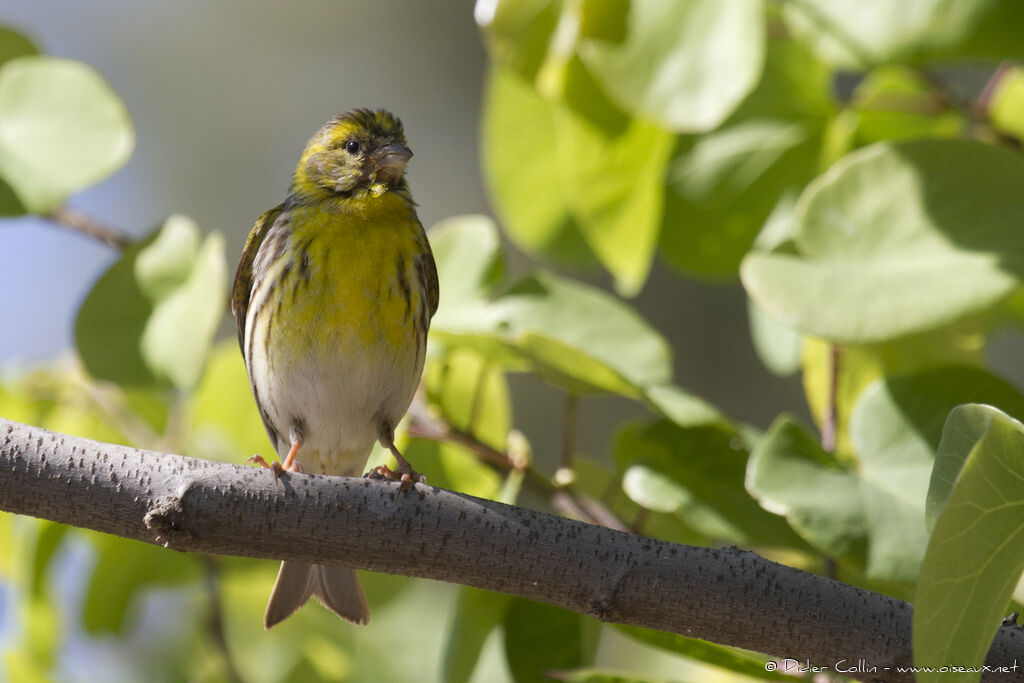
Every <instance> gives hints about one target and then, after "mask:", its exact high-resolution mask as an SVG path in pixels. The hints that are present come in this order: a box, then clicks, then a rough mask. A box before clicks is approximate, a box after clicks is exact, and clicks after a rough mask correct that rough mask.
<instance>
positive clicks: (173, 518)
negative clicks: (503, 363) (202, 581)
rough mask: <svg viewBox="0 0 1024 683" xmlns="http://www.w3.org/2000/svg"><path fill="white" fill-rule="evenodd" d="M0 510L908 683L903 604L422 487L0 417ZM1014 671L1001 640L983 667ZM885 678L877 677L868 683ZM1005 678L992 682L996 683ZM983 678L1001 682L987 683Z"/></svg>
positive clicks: (732, 556) (1010, 632)
mask: <svg viewBox="0 0 1024 683" xmlns="http://www.w3.org/2000/svg"><path fill="white" fill-rule="evenodd" d="M0 510H6V511H9V512H14V513H18V514H24V515H32V516H35V517H43V518H46V519H51V520H55V521H58V522H64V523H67V524H73V525H75V526H80V527H86V528H89V529H95V530H97V531H103V532H107V533H111V534H116V535H118V536H123V537H126V538H132V539H136V540H139V541H144V542H147V543H155V544H158V545H162V546H164V547H167V548H171V549H174V550H179V551H184V552H204V553H215V554H224V555H242V556H248V557H258V558H267V559H276V560H283V559H288V560H302V561H306V562H332V563H337V564H343V565H346V566H350V567H355V568H359V569H369V570H373V571H380V572H386V573H391V574H404V575H407V576H418V577H424V578H431V579H439V580H442V581H450V582H454V583H460V584H466V585H471V586H477V587H480V588H485V589H490V590H495V591H500V592H503V593H510V594H513V595H519V596H522V597H525V598H530V599H534V600H540V601H543V602H548V603H551V604H554V605H558V606H561V607H565V608H567V609H571V610H575V611H577V612H582V613H585V614H589V615H592V616H594V617H596V618H598V619H600V620H602V621H608V622H615V623H622V624H635V625H639V626H646V627H649V628H655V629H661V630H664V631H670V632H673V633H678V634H682V635H686V636H693V637H698V638H703V639H705V640H709V641H713V642H717V643H723V644H727V645H734V646H739V647H743V648H747V649H750V650H756V651H758V652H764V653H768V654H771V655H775V656H778V657H789V658H793V659H796V660H800V661H801V662H803V661H809V662H810V663H812V664H818V665H824V666H828V667H829V668H830V670H831V669H832V667H834V666H835V664H836V663H838V662H840V661H842V660H845V661H846V662H847V664H848V665H850V666H853V665H855V664H856V662H857V661H858V660H864V661H865V662H866V663H867V665H868V666H874V667H877V671H875V672H872V673H868V674H866V675H864V680H886V681H911V680H913V676H912V675H911V674H909V673H900V672H897V671H896V668H895V667H896V666H897V665H901V666H902V665H909V664H910V663H911V653H910V625H911V606H910V605H909V604H907V603H905V602H902V601H899V600H895V599H892V598H889V597H886V596H883V595H879V594H876V593H871V592H869V591H865V590H861V589H859V588H855V587H853V586H849V585H846V584H843V583H839V582H836V581H832V580H830V579H827V578H824V577H821V576H817V575H814V574H809V573H806V572H802V571H799V570H797V569H793V568H791V567H786V566H784V565H779V564H776V563H774V562H769V561H767V560H765V559H763V558H761V557H759V556H757V555H755V554H754V553H752V552H748V551H743V550H739V549H736V548H725V549H713V548H697V547H689V546H682V545H675V544H672V543H666V542H662V541H656V540H652V539H649V538H644V537H641V536H636V535H633V534H629V533H625V532H621V531H616V530H612V529H607V528H604V527H599V526H594V525H590V524H584V523H581V522H577V521H573V520H569V519H564V518H561V517H556V516H553V515H549V514H544V513H541V512H535V511H533V510H528V509H525V508H519V507H513V506H509V505H503V504H501V503H496V502H493V501H488V500H482V499H479V498H474V497H472V496H467V495H462V494H459V493H454V492H451V491H446V490H443V489H437V488H433V487H431V486H429V485H423V484H417V485H416V486H415V488H414V489H412V490H410V491H407V492H405V493H399V491H398V485H397V484H395V483H392V482H379V481H371V480H368V479H349V478H343V477H325V476H314V475H304V474H285V475H283V476H282V477H281V479H280V482H279V483H277V484H275V482H274V478H273V477H272V476H271V475H270V474H269V473H268V472H267V471H266V470H261V469H257V468H252V467H243V466H239V465H230V464H224V463H219V462H213V461H207V460H196V459H193V458H186V457H183V456H178V455H169V454H165V453H156V452H152V451H144V450H140V449H135V448H128V447H125V446H117V445H112V444H105V443H99V442H95V441H90V440H87V439H82V438H78V437H74V436H68V435H64V434H58V433H54V432H49V431H47V430H44V429H41V428H38V427H32V426H27V425H23V424H19V423H15V422H10V421H7V420H3V419H0ZM1015 661H1019V662H1024V632H1022V631H1021V630H1019V629H1017V628H1001V629H1000V630H999V633H998V635H997V638H996V640H995V642H994V644H993V647H992V650H991V651H990V652H989V656H988V660H987V663H988V664H990V665H993V666H1009V665H1012V664H1013V663H1014V662H1015ZM885 667H891V668H890V669H889V670H886V669H885ZM1005 678H1006V680H1009V676H1006V677H1005ZM985 680H1001V677H1000V676H998V675H991V676H986V677H985Z"/></svg>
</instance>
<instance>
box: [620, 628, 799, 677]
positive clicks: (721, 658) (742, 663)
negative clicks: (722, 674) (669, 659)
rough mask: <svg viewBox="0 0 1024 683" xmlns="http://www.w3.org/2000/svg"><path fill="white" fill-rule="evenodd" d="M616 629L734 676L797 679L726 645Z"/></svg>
mask: <svg viewBox="0 0 1024 683" xmlns="http://www.w3.org/2000/svg"><path fill="white" fill-rule="evenodd" d="M614 628H615V629H616V630H618V631H621V632H622V633H625V634H626V635H628V636H629V637H631V638H635V639H636V640H639V641H640V642H642V643H646V644H648V645H653V646H654V647H657V648H661V649H662V650H667V651H669V652H674V653H676V654H680V655H683V656H684V657H690V658H692V659H699V660H700V661H702V662H706V663H708V664H713V665H715V666H718V667H721V668H723V669H727V670H729V671H732V672H734V673H738V674H742V675H744V676H750V677H751V678H754V679H757V680H762V681H792V680H793V677H792V676H790V675H788V674H785V673H783V672H781V671H768V670H766V669H765V666H764V665H765V662H767V661H768V660H767V658H758V657H756V656H751V655H750V654H747V653H745V652H742V651H739V650H736V649H734V648H731V647H725V646H724V645H716V644H714V643H709V642H707V641H706V640H699V639H697V638H687V637H685V636H681V635H678V634H675V633H668V632H667V631H656V630H654V629H650V628H642V627H640V626H624V625H622V624H615V625H614Z"/></svg>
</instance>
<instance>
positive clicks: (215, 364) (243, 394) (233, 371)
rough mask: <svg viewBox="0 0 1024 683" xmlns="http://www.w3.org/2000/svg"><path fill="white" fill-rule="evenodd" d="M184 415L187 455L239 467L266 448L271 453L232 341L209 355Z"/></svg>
mask: <svg viewBox="0 0 1024 683" xmlns="http://www.w3.org/2000/svg"><path fill="white" fill-rule="evenodd" d="M186 415H187V418H186V421H187V424H188V425H189V427H188V429H187V430H186V434H187V435H188V439H189V440H188V445H187V449H186V454H187V455H190V456H192V457H198V458H207V459H211V460H221V461H225V462H236V463H239V462H242V461H243V460H244V459H245V458H246V457H248V456H250V455H252V454H254V453H259V452H261V451H266V450H267V449H268V448H269V450H270V452H273V445H272V444H271V443H270V441H269V440H268V439H267V436H266V431H265V430H264V428H263V420H262V419H261V418H260V414H259V411H258V410H257V409H256V402H255V400H253V397H252V392H251V391H250V389H249V378H248V375H247V374H246V371H245V361H243V360H242V353H241V351H240V350H239V349H238V343H237V342H236V341H235V340H234V339H231V340H226V341H224V342H221V343H220V344H217V345H216V346H215V347H214V348H213V350H212V351H211V353H210V358H209V361H208V362H207V364H206V369H205V371H204V372H203V377H202V379H201V380H200V382H199V384H198V385H197V386H196V389H195V391H194V392H192V393H191V395H190V396H189V402H188V407H187V409H186Z"/></svg>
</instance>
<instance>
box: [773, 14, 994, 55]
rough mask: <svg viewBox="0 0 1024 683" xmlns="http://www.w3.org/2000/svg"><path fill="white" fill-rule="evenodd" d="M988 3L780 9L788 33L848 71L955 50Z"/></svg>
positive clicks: (967, 35) (968, 34) (970, 31)
mask: <svg viewBox="0 0 1024 683" xmlns="http://www.w3.org/2000/svg"><path fill="white" fill-rule="evenodd" d="M990 4H991V3H989V2H987V0H952V1H951V0H906V1H905V2H887V1H886V0H874V1H872V2H863V0H800V2H792V3H786V4H785V5H783V16H784V17H785V19H786V22H787V26H788V27H789V29H790V30H791V31H792V32H793V33H794V35H796V36H797V37H799V38H800V39H801V40H803V41H805V42H807V43H808V44H809V45H811V46H812V47H813V48H814V50H815V52H817V53H818V55H819V56H820V57H821V58H822V59H824V60H825V61H827V62H829V63H830V64H832V65H834V66H837V67H840V68H843V69H849V70H853V71H859V70H864V69H866V68H869V67H872V66H875V65H877V64H882V63H884V62H894V61H913V60H920V59H923V58H926V57H937V56H942V55H943V54H944V53H949V52H951V51H954V50H955V48H956V47H957V45H958V44H959V43H961V42H962V41H964V40H965V39H966V38H968V37H969V36H970V35H971V33H972V30H973V29H974V27H975V25H976V24H977V22H978V20H979V19H980V18H981V17H982V14H983V13H984V12H985V11H986V10H987V9H988V6H989V5H990Z"/></svg>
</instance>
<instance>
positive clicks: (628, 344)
mask: <svg viewBox="0 0 1024 683" xmlns="http://www.w3.org/2000/svg"><path fill="white" fill-rule="evenodd" d="M439 318H441V316H440V315H439V316H438V317H436V318H435V319H434V324H433V327H432V330H431V333H432V334H433V335H434V338H435V339H437V340H438V341H440V342H441V343H443V344H445V345H446V346H448V347H451V348H455V347H458V346H464V347H468V348H472V349H474V350H476V351H477V352H478V353H480V354H482V355H483V356H484V357H486V358H488V359H490V360H491V361H492V362H495V363H497V364H498V365H499V366H501V367H504V368H506V369H514V370H519V369H526V368H529V369H530V370H532V371H533V372H535V373H537V374H538V375H540V376H541V377H543V378H545V379H547V380H548V381H550V382H552V383H554V384H556V385H557V386H561V387H563V388H565V389H567V390H569V391H572V392H575V393H579V394H593V393H605V392H610V393H617V394H621V395H624V396H629V397H633V398H638V397H639V396H640V393H641V392H640V389H642V388H645V387H649V386H658V385H662V384H665V383H666V382H667V381H668V379H669V378H670V376H671V373H672V369H671V356H670V352H669V348H668V344H667V343H666V342H665V340H664V339H663V338H662V337H661V335H659V334H658V333H657V332H656V331H655V330H654V329H652V328H651V327H650V326H649V325H648V324H647V323H646V322H644V321H643V320H642V319H641V318H640V317H639V316H637V314H636V313H634V312H633V310H632V309H631V308H630V307H629V306H627V305H626V304H624V303H622V302H620V301H618V300H617V299H615V298H614V297H611V296H609V295H607V294H605V293H603V292H600V291H599V290H597V289H594V288H591V287H587V286H585V285H582V284H579V283H576V282H573V281H571V280H567V279H563V278H559V277H557V276H554V275H551V274H547V273H538V274H536V275H532V276H528V277H526V278H523V279H522V280H520V281H519V282H518V283H516V284H515V285H513V286H512V287H511V288H510V289H509V290H508V291H507V292H506V293H505V294H503V295H502V296H501V297H498V298H497V299H496V300H494V301H486V302H485V301H481V302H477V304H476V305H475V306H473V305H471V306H463V307H459V309H458V310H457V311H448V312H446V315H445V316H444V317H443V318H441V319H439Z"/></svg>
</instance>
